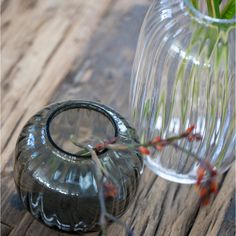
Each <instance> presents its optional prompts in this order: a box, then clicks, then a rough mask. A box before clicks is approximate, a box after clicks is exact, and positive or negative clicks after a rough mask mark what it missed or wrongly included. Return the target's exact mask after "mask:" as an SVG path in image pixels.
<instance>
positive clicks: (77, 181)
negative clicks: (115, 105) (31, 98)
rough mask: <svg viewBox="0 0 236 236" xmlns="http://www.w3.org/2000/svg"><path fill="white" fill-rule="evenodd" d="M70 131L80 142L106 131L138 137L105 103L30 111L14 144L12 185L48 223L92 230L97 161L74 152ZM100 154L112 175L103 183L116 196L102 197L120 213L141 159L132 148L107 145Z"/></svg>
mask: <svg viewBox="0 0 236 236" xmlns="http://www.w3.org/2000/svg"><path fill="white" fill-rule="evenodd" d="M70 134H73V135H77V136H78V140H79V141H80V143H84V144H85V143H87V144H92V143H93V142H98V141H99V142H101V140H104V139H106V138H110V137H111V136H113V137H114V136H115V137H116V138H117V142H119V143H123V144H130V143H136V142H137V139H136V136H135V132H134V130H133V129H132V128H131V127H130V126H129V124H128V123H127V122H126V121H125V120H124V119H123V118H122V117H121V116H120V115H119V114H117V113H116V112H115V111H114V110H112V109H110V108H108V107H106V106H104V105H101V104H98V103H94V102H87V101H67V102H61V103H56V104H52V105H50V106H48V107H46V108H44V109H43V110H41V111H39V112H38V113H37V114H36V115H34V116H33V117H32V118H31V119H30V120H29V121H28V122H27V123H26V125H25V126H24V128H23V129H22V131H21V133H20V136H19V138H18V141H17V144H16V149H15V151H16V152H15V166H14V179H15V183H16V187H17V190H18V192H19V194H20V198H21V200H22V202H23V204H24V205H25V207H26V208H27V209H28V211H29V212H30V213H31V214H32V215H33V216H34V217H36V218H38V219H39V220H41V221H42V222H43V223H45V224H46V225H47V226H51V227H56V228H58V229H61V230H64V231H84V232H87V231H96V230H99V226H98V222H99V213H100V205H99V199H98V188H99V184H98V181H97V178H96V175H95V172H96V166H95V165H94V162H93V161H92V159H91V157H90V156H86V157H80V156H78V155H77V154H76V151H75V150H76V149H75V150H73V148H75V146H73V145H72V146H71V143H70V142H67V141H68V138H69V136H70ZM96 138H98V139H97V140H96ZM99 139H100V140H99ZM90 142H91V143H90ZM68 143H69V144H68ZM99 159H100V161H101V163H102V165H103V166H104V168H105V169H106V170H107V171H108V173H110V175H111V176H112V177H113V178H112V180H109V179H104V184H106V183H108V182H109V183H111V182H112V183H113V184H114V186H116V188H117V190H118V194H117V196H116V197H108V198H106V199H105V202H106V207H107V210H108V212H110V213H111V214H113V215H114V216H118V217H119V216H121V215H122V214H123V213H124V212H125V210H126V209H127V207H128V205H129V203H130V202H131V201H132V200H133V198H134V196H135V193H136V190H137V187H138V182H139V177H140V173H141V171H142V168H143V163H142V159H141V157H140V156H139V155H138V153H136V152H135V151H130V152H119V151H112V150H106V151H104V152H103V153H101V154H99Z"/></svg>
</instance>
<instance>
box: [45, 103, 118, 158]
mask: <svg viewBox="0 0 236 236" xmlns="http://www.w3.org/2000/svg"><path fill="white" fill-rule="evenodd" d="M73 109H84V110H88V111H95V112H98V113H100V114H102V115H104V116H105V117H106V118H108V120H109V121H110V122H111V124H112V126H113V128H114V132H115V134H114V137H118V127H117V124H116V122H115V119H114V118H113V117H112V115H111V114H110V113H109V112H108V111H107V110H106V107H105V106H103V105H102V104H98V103H95V102H92V101H76V100H75V101H73V100H72V101H70V102H69V103H68V102H64V103H62V104H61V105H60V106H59V107H57V108H56V109H55V110H54V111H53V112H52V113H51V114H50V115H49V117H48V119H47V121H46V134H47V137H48V140H49V142H50V143H51V144H52V145H53V146H54V147H55V148H56V149H57V150H59V151H60V152H62V153H64V154H66V155H69V156H72V157H77V158H84V159H87V158H90V157H91V155H86V156H80V155H77V154H75V153H71V152H68V151H66V150H64V149H62V148H61V147H60V146H58V145H57V144H56V143H55V142H54V140H53V138H52V136H51V134H50V124H51V122H52V121H53V119H54V118H55V117H56V116H57V115H59V114H60V113H62V112H66V111H68V110H73ZM107 151H108V149H104V150H103V151H101V152H99V153H98V156H99V155H101V154H103V153H105V152H107Z"/></svg>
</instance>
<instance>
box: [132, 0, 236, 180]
mask: <svg viewBox="0 0 236 236" xmlns="http://www.w3.org/2000/svg"><path fill="white" fill-rule="evenodd" d="M195 2H197V3H196V4H200V5H201V6H200V7H201V9H200V11H198V10H196V9H195V8H194V6H193V5H192V1H191V0H162V1H159V0H154V1H153V3H152V5H151V6H150V8H149V10H148V12H147V14H146V16H145V19H144V22H143V25H142V28H141V31H140V36H139V41H138V47H137V52H136V56H135V61H134V65H133V72H132V81H131V90H130V108H131V111H132V118H133V121H134V127H137V131H138V135H139V136H140V137H141V141H147V140H151V139H152V138H153V137H155V136H161V137H163V138H166V137H169V136H175V135H178V134H179V133H181V132H183V131H184V130H186V128H187V127H189V126H190V125H192V124H194V125H195V126H196V129H195V131H196V132H197V133H200V134H201V136H202V137H203V138H202V140H201V141H200V142H189V141H188V140H187V139H185V140H181V141H178V142H177V144H178V145H179V146H181V147H182V148H184V149H185V150H186V152H184V151H181V150H176V149H175V148H173V147H166V148H165V149H164V150H163V151H162V152H157V151H156V152H155V153H152V155H151V156H152V157H148V158H146V159H145V163H146V164H147V166H148V167H149V168H150V169H152V170H153V171H154V172H155V173H157V174H158V175H160V176H162V177H163V178H165V179H168V180H171V181H175V182H178V183H188V184H191V183H195V182H196V178H197V173H196V171H197V169H198V163H196V162H195V161H194V160H193V159H192V158H191V157H190V155H189V154H188V153H189V152H192V153H194V154H195V155H197V156H198V157H199V158H200V159H204V160H207V161H208V162H210V163H211V164H212V165H213V166H216V167H217V169H218V171H219V173H223V172H225V171H226V170H227V169H228V168H229V167H230V165H231V164H232V162H233V161H234V160H235V142H236V131H235V121H236V111H235V81H236V80H235V79H236V78H235V68H236V62H235V32H236V30H235V28H236V27H235V26H236V19H235V18H233V19H217V18H212V17H209V16H207V15H205V14H204V12H206V8H207V6H206V1H195ZM204 3H205V4H204Z"/></svg>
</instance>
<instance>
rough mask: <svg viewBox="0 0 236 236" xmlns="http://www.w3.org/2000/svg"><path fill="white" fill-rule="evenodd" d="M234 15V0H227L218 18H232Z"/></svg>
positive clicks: (235, 12)
mask: <svg viewBox="0 0 236 236" xmlns="http://www.w3.org/2000/svg"><path fill="white" fill-rule="evenodd" d="M235 15H236V1H235V0H229V1H228V3H227V4H226V5H225V7H224V9H223V10H222V13H221V16H220V18H222V19H233V18H234V17H235Z"/></svg>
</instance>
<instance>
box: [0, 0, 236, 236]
mask: <svg viewBox="0 0 236 236" xmlns="http://www.w3.org/2000/svg"><path fill="white" fill-rule="evenodd" d="M149 4H150V2H149V1H148V0H119V1H115V0H40V1H39V0H1V6H2V7H1V10H2V22H1V24H2V26H1V27H2V28H1V29H2V31H1V32H2V38H1V49H2V68H1V73H2V76H1V109H2V111H1V235H3V236H5V235H10V236H13V235H15V236H21V235H32V236H37V235H53V236H54V235H67V234H64V233H60V232H57V231H53V230H51V229H49V228H47V227H45V226H44V225H42V224H40V223H39V222H38V221H37V220H35V219H33V218H32V217H31V215H30V214H29V213H27V212H26V211H25V210H24V208H23V207H22V205H21V203H20V201H19V197H18V195H17V194H16V190H15V186H14V182H13V178H12V172H13V160H14V146H15V142H16V138H17V136H18V135H19V132H20V130H21V128H22V126H23V125H24V123H25V122H26V121H27V120H28V119H29V118H30V117H31V116H32V115H33V114H34V113H35V112H36V111H37V110H39V109H41V108H42V107H43V106H44V105H46V104H49V103H51V102H53V101H60V100H65V99H71V98H73V99H89V100H94V101H101V102H103V103H105V104H107V105H109V106H112V107H113V108H115V109H116V110H117V111H118V112H120V113H121V114H123V115H124V116H125V117H128V94H129V84H130V72H131V66H132V61H133V57H134V51H135V47H136V43H137V37H138V33H139V29H140V26H141V23H142V20H143V17H144V14H145V12H146V10H147V7H148V6H149ZM220 186H221V187H220V191H219V194H218V195H217V196H216V198H215V199H214V201H213V202H212V204H211V205H209V206H207V207H205V208H199V203H198V197H197V195H196V194H195V192H194V189H193V187H192V186H187V185H179V184H175V183H171V182H168V181H165V180H163V179H161V178H160V177H157V176H155V175H154V174H153V173H151V172H150V171H149V170H145V172H144V175H143V177H142V180H141V184H140V188H139V192H138V194H137V197H136V199H135V201H134V202H133V204H132V205H131V206H130V208H129V210H128V212H127V213H126V214H125V215H124V216H123V217H122V220H124V221H126V222H127V223H128V224H129V225H130V226H131V227H132V228H134V230H135V232H136V235H138V236H143V235H145V236H152V235H161V236H162V235H173V236H178V235H179V236H184V235H194V236H195V235H196V236H201V235H202V236H205V235H212V236H216V235H234V234H235V223H234V221H235V194H234V191H235V168H234V167H232V168H231V169H230V170H229V171H228V173H227V174H226V175H225V176H224V177H222V178H221V185H220ZM89 235H91V236H95V235H96V233H93V234H89ZM109 235H111V236H113V235H114V236H115V235H121V236H122V235H124V232H123V231H122V229H121V228H120V227H119V226H117V225H112V226H111V227H110V228H109Z"/></svg>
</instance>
